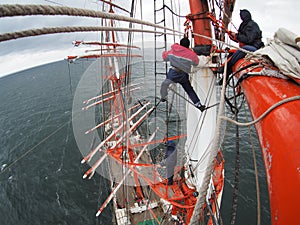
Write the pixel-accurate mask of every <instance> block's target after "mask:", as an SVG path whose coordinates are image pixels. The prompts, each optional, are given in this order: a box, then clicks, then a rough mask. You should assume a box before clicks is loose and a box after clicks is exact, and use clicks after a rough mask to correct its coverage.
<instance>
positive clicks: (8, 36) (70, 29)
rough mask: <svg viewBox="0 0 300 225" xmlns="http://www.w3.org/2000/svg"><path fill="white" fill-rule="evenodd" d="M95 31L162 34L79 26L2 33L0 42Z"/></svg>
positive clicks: (138, 30)
mask: <svg viewBox="0 0 300 225" xmlns="http://www.w3.org/2000/svg"><path fill="white" fill-rule="evenodd" d="M97 31H120V32H123V31H124V32H129V31H130V32H139V33H141V32H145V33H156V34H161V33H164V32H162V31H153V30H144V29H132V28H123V27H98V26H97V27H93V26H79V27H48V28H40V29H29V30H23V31H16V32H10V33H4V34H1V35H0V42H4V41H9V40H13V39H18V38H25V37H33V36H39V35H45V34H57V33H73V32H97ZM164 34H167V35H173V34H171V33H164Z"/></svg>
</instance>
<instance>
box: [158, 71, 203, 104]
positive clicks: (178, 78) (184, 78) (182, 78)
mask: <svg viewBox="0 0 300 225" xmlns="http://www.w3.org/2000/svg"><path fill="white" fill-rule="evenodd" d="M173 82H174V83H179V84H180V85H181V86H182V87H183V89H184V90H185V92H186V93H187V94H188V96H189V97H190V99H191V100H192V102H193V103H194V104H196V103H198V102H200V99H199V98H198V96H197V94H196V92H195V91H194V88H193V87H192V85H191V83H190V81H189V75H188V74H187V73H185V72H178V71H175V70H174V69H172V68H171V69H170V70H169V73H168V75H167V79H165V80H164V81H163V82H162V84H161V88H160V95H161V97H162V98H164V99H166V98H167V95H168V87H169V86H170V84H171V83H173Z"/></svg>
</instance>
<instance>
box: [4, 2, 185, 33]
mask: <svg viewBox="0 0 300 225" xmlns="http://www.w3.org/2000/svg"><path fill="white" fill-rule="evenodd" d="M29 15H31V16H32V15H48V16H53V15H65V16H78V17H92V18H103V19H112V20H119V21H126V22H133V23H137V24H144V25H147V26H150V27H154V28H159V29H163V30H168V31H171V32H176V33H178V34H183V32H179V31H176V30H172V29H170V28H168V27H166V26H160V25H157V24H154V23H151V22H147V21H143V20H139V19H135V18H132V17H128V16H122V15H118V14H116V13H107V12H102V11H93V10H87V9H79V8H71V7H60V6H48V5H0V17H13V16H29Z"/></svg>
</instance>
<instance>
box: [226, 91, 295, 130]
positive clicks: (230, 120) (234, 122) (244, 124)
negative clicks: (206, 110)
mask: <svg viewBox="0 0 300 225" xmlns="http://www.w3.org/2000/svg"><path fill="white" fill-rule="evenodd" d="M295 100H300V96H299V95H298V96H294V97H290V98H287V99H284V100H281V101H280V102H277V103H276V104H274V105H272V106H271V107H270V108H269V109H267V110H266V111H265V112H264V113H263V114H262V115H261V116H260V117H258V118H257V119H256V120H253V121H251V122H248V123H240V122H237V121H235V120H233V119H231V118H228V117H225V116H221V117H220V118H221V119H223V120H227V121H229V122H231V123H233V124H235V125H237V126H251V125H253V124H256V123H257V122H259V121H260V120H262V119H263V118H264V117H266V116H267V115H268V114H269V113H270V112H271V111H272V110H273V109H275V108H277V107H279V106H281V105H283V104H285V103H288V102H291V101H295Z"/></svg>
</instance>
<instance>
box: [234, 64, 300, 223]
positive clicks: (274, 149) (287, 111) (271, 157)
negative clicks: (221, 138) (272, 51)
mask: <svg viewBox="0 0 300 225" xmlns="http://www.w3.org/2000/svg"><path fill="white" fill-rule="evenodd" d="M241 62H243V60H240V61H239V62H238V63H237V65H236V69H238V67H239V65H241ZM243 63H245V62H243ZM243 65H245V64H243ZM261 69H262V68H260V69H256V70H261ZM244 72H245V71H243V73H244ZM240 75H242V74H239V76H240ZM241 86H242V89H243V91H244V93H245V96H246V98H247V102H248V105H249V108H250V110H251V113H252V116H253V118H254V119H257V118H258V117H259V116H261V115H262V114H263V113H264V112H265V111H266V110H268V108H269V107H271V106H273V105H274V104H276V103H278V102H279V101H281V100H284V99H287V98H290V97H294V96H299V95H300V86H299V85H297V84H295V83H293V82H290V81H287V80H284V79H278V78H270V77H263V76H257V77H251V78H247V79H246V80H244V81H243V82H242V84H241ZM255 128H256V130H257V134H258V137H259V141H260V145H261V149H262V153H263V157H264V163H265V169H266V174H267V182H268V189H269V196H270V204H271V218H272V224H273V225H277V224H278V225H286V224H300V217H299V215H298V212H299V207H298V203H299V202H300V193H299V190H300V144H299V142H298V141H300V100H295V101H291V102H288V103H285V104H283V105H281V106H279V107H277V108H275V109H274V110H272V112H271V113H269V114H268V115H267V116H266V117H265V118H264V119H263V120H261V121H260V122H258V123H257V124H256V125H255Z"/></svg>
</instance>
